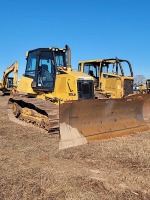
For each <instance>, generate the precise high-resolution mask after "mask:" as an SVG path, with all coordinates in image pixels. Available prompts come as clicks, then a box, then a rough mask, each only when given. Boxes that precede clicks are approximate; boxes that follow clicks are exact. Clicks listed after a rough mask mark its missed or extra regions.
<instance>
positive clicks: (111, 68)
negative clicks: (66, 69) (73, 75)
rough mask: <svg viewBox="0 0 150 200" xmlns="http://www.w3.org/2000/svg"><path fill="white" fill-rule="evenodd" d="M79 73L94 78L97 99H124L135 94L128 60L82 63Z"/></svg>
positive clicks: (115, 59) (114, 59)
mask: <svg viewBox="0 0 150 200" xmlns="http://www.w3.org/2000/svg"><path fill="white" fill-rule="evenodd" d="M78 71H81V72H84V73H86V74H89V75H91V76H92V77H93V78H94V82H95V84H94V85H95V96H96V97H97V98H122V97H125V96H128V95H129V94H133V80H134V78H133V70H132V66H131V63H130V62H129V61H128V60H122V59H118V58H112V59H101V60H85V61H80V62H79V63H78ZM126 73H128V75H125V74H126Z"/></svg>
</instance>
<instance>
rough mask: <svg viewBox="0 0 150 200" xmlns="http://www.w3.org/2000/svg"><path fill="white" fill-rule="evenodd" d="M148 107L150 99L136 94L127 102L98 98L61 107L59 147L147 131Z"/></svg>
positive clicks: (65, 104) (69, 103)
mask: <svg viewBox="0 0 150 200" xmlns="http://www.w3.org/2000/svg"><path fill="white" fill-rule="evenodd" d="M145 100H146V101H147V102H146V103H145V102H144V101H145ZM149 104H150V101H149V98H148V96H144V97H143V95H133V96H131V97H128V98H125V99H95V100H83V101H72V102H68V103H67V102H66V103H64V104H61V105H60V109H59V122H60V124H59V125H60V143H59V148H60V149H64V148H68V147H73V146H78V145H82V144H86V143H87V142H89V141H94V140H101V139H106V138H111V137H118V136H122V135H128V134H132V133H135V132H138V131H144V130H148V129H149V127H148V125H147V124H146V122H145V120H144V118H146V117H147V118H149V117H150V116H149V111H148V109H149V108H150V105H149Z"/></svg>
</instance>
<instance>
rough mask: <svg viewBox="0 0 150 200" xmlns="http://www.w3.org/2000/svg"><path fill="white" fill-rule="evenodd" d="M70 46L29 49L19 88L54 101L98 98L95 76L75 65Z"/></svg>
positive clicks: (21, 90) (29, 93) (30, 94)
mask: <svg viewBox="0 0 150 200" xmlns="http://www.w3.org/2000/svg"><path fill="white" fill-rule="evenodd" d="M70 54H71V53H70V48H69V47H68V46H66V48H64V49H60V48H56V47H52V48H38V49H34V50H31V51H28V52H27V53H26V60H27V64H26V70H25V74H24V75H23V77H22V78H21V80H20V82H19V85H18V88H17V89H18V91H20V92H25V93H27V94H28V95H29V96H33V97H36V96H38V97H39V98H41V99H50V100H51V101H54V102H58V101H59V102H64V101H68V100H78V99H91V98H94V79H93V78H92V77H91V76H89V75H87V74H84V73H82V72H74V71H72V68H71V65H70V63H71V56H70Z"/></svg>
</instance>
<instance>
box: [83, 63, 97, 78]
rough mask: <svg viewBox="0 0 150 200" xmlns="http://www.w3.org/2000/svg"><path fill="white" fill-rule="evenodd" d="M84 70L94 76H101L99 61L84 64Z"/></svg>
mask: <svg viewBox="0 0 150 200" xmlns="http://www.w3.org/2000/svg"><path fill="white" fill-rule="evenodd" d="M83 72H84V73H86V74H88V75H90V76H93V77H95V78H98V77H99V63H86V64H84V69H83Z"/></svg>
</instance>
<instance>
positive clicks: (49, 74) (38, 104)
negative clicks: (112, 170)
mask: <svg viewBox="0 0 150 200" xmlns="http://www.w3.org/2000/svg"><path fill="white" fill-rule="evenodd" d="M26 60H27V64H26V69H25V74H24V75H23V76H22V78H21V79H20V81H19V84H18V87H17V92H18V96H16V95H15V96H12V97H11V98H10V99H9V102H8V115H9V118H10V120H12V121H18V120H15V119H16V118H18V119H19V120H23V121H25V122H27V123H32V124H36V125H38V126H39V127H41V128H43V129H46V130H47V131H48V132H50V133H59V134H60V143H59V148H60V149H63V148H68V147H72V146H77V145H81V144H85V143H87V142H88V141H92V140H97V139H103V138H109V137H116V136H122V135H126V134H129V133H135V132H137V131H139V130H140V131H142V130H147V129H148V125H147V123H146V120H147V121H148V120H149V114H148V113H149V110H148V109H149V108H150V102H149V99H148V98H147V96H143V95H137V96H134V95H133V96H134V97H130V98H124V99H95V96H94V79H93V77H91V76H89V75H87V74H85V73H82V72H78V71H72V67H71V50H70V48H69V47H68V46H67V45H66V47H65V48H57V47H50V48H38V49H34V50H31V51H28V52H27V54H26ZM145 102H146V104H145ZM144 105H146V106H144ZM143 108H145V110H144V109H143Z"/></svg>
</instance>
